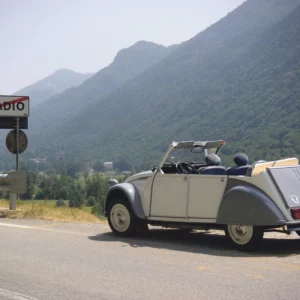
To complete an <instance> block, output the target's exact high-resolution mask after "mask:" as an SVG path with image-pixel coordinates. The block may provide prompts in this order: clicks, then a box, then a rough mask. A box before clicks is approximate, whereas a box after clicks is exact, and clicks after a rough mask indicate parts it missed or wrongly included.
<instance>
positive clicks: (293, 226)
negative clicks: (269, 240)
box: [283, 222, 300, 231]
mask: <svg viewBox="0 0 300 300" xmlns="http://www.w3.org/2000/svg"><path fill="white" fill-rule="evenodd" d="M283 228H284V230H285V231H300V222H295V223H294V222H293V223H287V224H286V225H284V226H283Z"/></svg>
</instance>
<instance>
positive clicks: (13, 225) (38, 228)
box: [0, 223, 88, 236]
mask: <svg viewBox="0 0 300 300" xmlns="http://www.w3.org/2000/svg"><path fill="white" fill-rule="evenodd" d="M0 226H3V227H14V228H22V229H37V230H44V231H52V232H60V233H66V234H73V235H82V236H88V234H86V233H81V232H74V231H67V230H59V229H51V228H45V227H41V226H43V225H41V226H26V225H17V224H7V223H0ZM49 226H50V225H49ZM53 226H54V225H53Z"/></svg>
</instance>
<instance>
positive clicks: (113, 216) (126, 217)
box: [110, 204, 130, 232]
mask: <svg viewBox="0 0 300 300" xmlns="http://www.w3.org/2000/svg"><path fill="white" fill-rule="evenodd" d="M110 220H111V223H112V225H113V227H114V228H115V229H116V230H117V231H119V232H124V231H126V230H127V229H128V227H129V225H130V214H129V211H128V209H127V208H126V206H124V205H123V204H116V205H114V206H113V207H112V209H111V211H110Z"/></svg>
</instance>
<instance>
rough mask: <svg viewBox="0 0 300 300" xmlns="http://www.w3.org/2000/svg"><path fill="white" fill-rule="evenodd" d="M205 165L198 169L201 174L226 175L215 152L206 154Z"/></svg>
mask: <svg viewBox="0 0 300 300" xmlns="http://www.w3.org/2000/svg"><path fill="white" fill-rule="evenodd" d="M205 161H206V164H207V167H202V168H200V169H199V170H198V171H199V173H200V174H203V175H226V174H227V173H226V169H225V168H224V167H222V166H220V164H221V159H220V157H219V156H218V155H216V154H213V153H211V154H208V155H207V156H206V157H205Z"/></svg>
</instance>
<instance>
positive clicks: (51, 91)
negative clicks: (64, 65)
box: [15, 69, 93, 108]
mask: <svg viewBox="0 0 300 300" xmlns="http://www.w3.org/2000/svg"><path fill="white" fill-rule="evenodd" d="M92 75H93V74H92V73H87V74H81V73H77V72H74V71H71V70H68V69H59V70H57V71H55V72H54V73H53V74H51V75H49V76H47V77H45V78H43V79H41V80H39V81H38V82H36V83H34V84H31V85H29V86H27V87H25V88H23V89H21V90H19V91H17V92H16V93H15V95H26V96H30V107H31V108H33V107H35V106H37V105H39V104H41V103H43V102H45V101H46V100H48V99H49V98H50V97H52V96H53V95H55V94H59V93H61V92H63V91H65V90H67V89H69V88H71V87H73V86H77V85H80V84H81V83H82V82H84V81H85V80H87V79H88V78H89V77H91V76H92Z"/></svg>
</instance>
